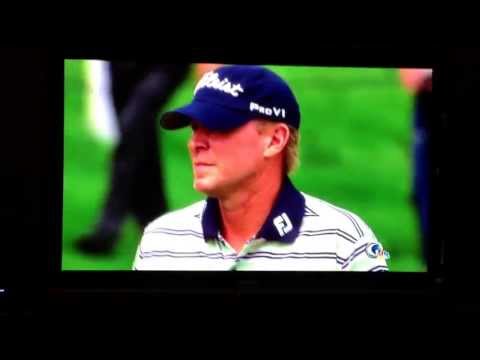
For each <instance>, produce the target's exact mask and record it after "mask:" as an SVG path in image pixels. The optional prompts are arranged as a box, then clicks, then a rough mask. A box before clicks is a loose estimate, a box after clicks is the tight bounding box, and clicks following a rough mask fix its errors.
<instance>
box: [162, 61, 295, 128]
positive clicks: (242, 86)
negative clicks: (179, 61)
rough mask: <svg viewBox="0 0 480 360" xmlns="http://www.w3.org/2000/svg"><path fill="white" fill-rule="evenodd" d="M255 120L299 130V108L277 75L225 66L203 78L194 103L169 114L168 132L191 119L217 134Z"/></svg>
mask: <svg viewBox="0 0 480 360" xmlns="http://www.w3.org/2000/svg"><path fill="white" fill-rule="evenodd" d="M252 119H265V120H270V121H276V122H283V123H285V124H287V125H290V126H292V127H294V128H295V129H298V128H299V126H300V109H299V106H298V103H297V100H296V99H295V95H294V94H293V92H292V90H291V89H290V87H289V86H288V84H287V83H286V82H285V81H284V80H283V79H282V78H281V77H280V76H278V75H277V74H275V73H274V72H272V71H270V70H268V69H266V68H264V67H262V66H253V65H230V66H223V67H220V68H218V69H216V70H215V71H210V72H208V73H206V74H204V76H203V77H202V78H201V79H200V81H199V82H198V84H197V86H196V87H195V91H194V98H193V101H192V102H191V103H190V104H188V105H186V106H184V107H181V108H179V109H176V110H173V111H169V112H166V113H164V114H163V115H162V117H161V119H160V124H161V126H162V127H163V128H165V129H179V128H182V127H185V126H188V125H190V122H191V121H192V120H195V121H198V122H199V123H200V124H201V125H202V126H204V127H206V128H207V129H210V130H214V131H228V130H232V129H235V128H237V127H239V126H242V125H243V124H245V123H246V122H248V121H249V120H252Z"/></svg>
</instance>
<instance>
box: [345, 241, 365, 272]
mask: <svg viewBox="0 0 480 360" xmlns="http://www.w3.org/2000/svg"><path fill="white" fill-rule="evenodd" d="M367 246H368V244H363V245H362V246H360V247H358V248H356V249H355V250H354V251H353V252H352V254H351V255H350V256H349V257H348V259H347V261H345V263H344V264H343V266H342V269H345V268H346V267H347V266H348V265H349V264H350V263H351V262H352V261H353V260H354V259H355V258H356V257H357V256H359V255H360V254H362V253H363V252H364V251H365V249H366V248H367Z"/></svg>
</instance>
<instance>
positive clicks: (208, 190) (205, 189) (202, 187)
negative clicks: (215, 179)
mask: <svg viewBox="0 0 480 360" xmlns="http://www.w3.org/2000/svg"><path fill="white" fill-rule="evenodd" d="M193 188H194V189H195V190H196V191H198V192H201V193H203V194H205V195H207V196H214V195H215V193H216V191H215V190H216V187H215V186H214V185H213V184H211V183H210V182H209V181H206V180H194V182H193Z"/></svg>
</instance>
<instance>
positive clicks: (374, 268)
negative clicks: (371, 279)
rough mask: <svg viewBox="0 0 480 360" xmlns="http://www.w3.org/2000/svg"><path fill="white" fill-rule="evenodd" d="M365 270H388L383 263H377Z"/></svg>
mask: <svg viewBox="0 0 480 360" xmlns="http://www.w3.org/2000/svg"><path fill="white" fill-rule="evenodd" d="M367 271H373V272H377V271H388V267H386V266H385V265H377V266H375V267H373V268H371V269H369V270H367Z"/></svg>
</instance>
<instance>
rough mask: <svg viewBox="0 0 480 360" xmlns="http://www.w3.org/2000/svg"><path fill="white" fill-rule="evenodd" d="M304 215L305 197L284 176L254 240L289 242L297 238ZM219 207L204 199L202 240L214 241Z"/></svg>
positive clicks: (217, 229)
mask: <svg viewBox="0 0 480 360" xmlns="http://www.w3.org/2000/svg"><path fill="white" fill-rule="evenodd" d="M304 213H305V198H304V197H303V195H302V194H301V193H300V192H299V191H298V190H297V189H296V188H295V187H294V186H293V184H292V182H291V181H290V179H289V178H288V177H285V178H284V181H283V183H282V187H281V189H280V192H279V194H278V196H277V199H276V200H275V203H274V205H273V207H272V210H271V211H270V213H269V215H268V216H267V219H266V220H265V223H264V224H263V225H262V227H261V228H260V231H259V232H258V234H257V236H256V238H263V239H265V240H267V241H278V242H283V243H288V244H290V243H293V242H294V241H295V239H296V238H297V236H298V233H299V231H300V226H301V225H302V220H303V215H304ZM220 222H221V216H220V208H219V205H218V200H217V199H215V198H211V197H209V198H207V203H206V206H205V210H204V211H203V215H202V228H203V235H204V238H205V240H212V239H218V233H219V231H220V228H221V227H220Z"/></svg>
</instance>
